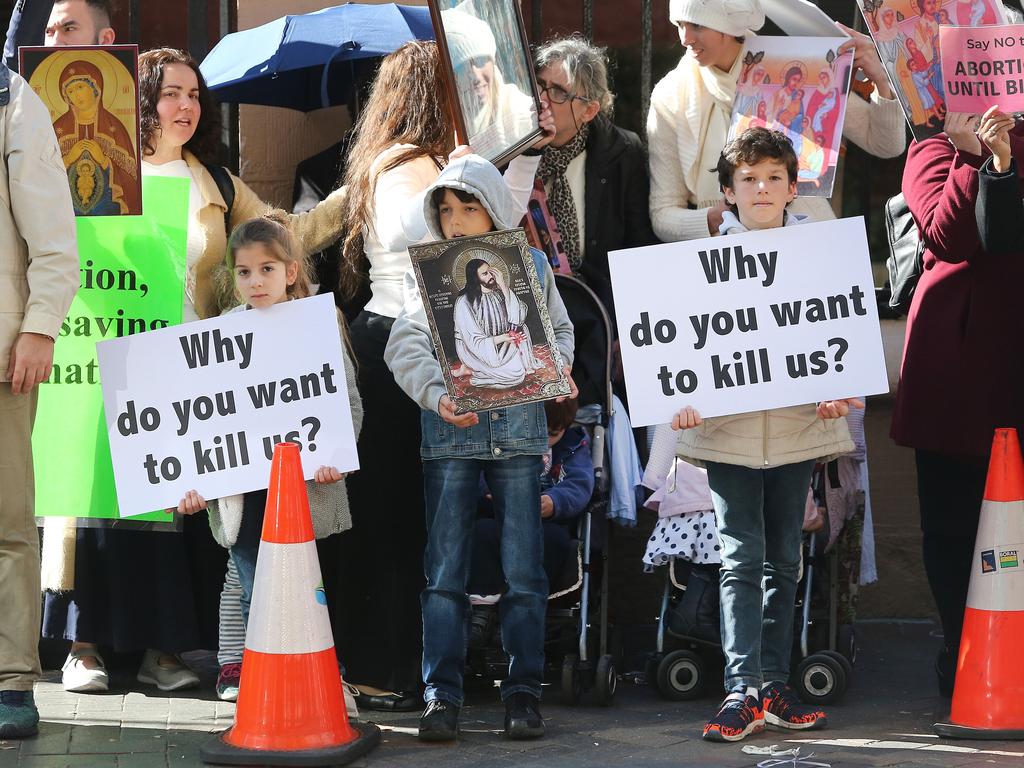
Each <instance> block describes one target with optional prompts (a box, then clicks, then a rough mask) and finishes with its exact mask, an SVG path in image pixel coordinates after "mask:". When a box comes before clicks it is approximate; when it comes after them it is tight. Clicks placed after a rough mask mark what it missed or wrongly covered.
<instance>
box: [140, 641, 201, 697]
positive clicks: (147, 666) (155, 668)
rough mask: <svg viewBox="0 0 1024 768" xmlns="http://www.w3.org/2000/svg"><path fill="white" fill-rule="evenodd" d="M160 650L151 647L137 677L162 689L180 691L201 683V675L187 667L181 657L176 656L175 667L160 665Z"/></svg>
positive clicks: (141, 681)
mask: <svg viewBox="0 0 1024 768" xmlns="http://www.w3.org/2000/svg"><path fill="white" fill-rule="evenodd" d="M161 655H162V654H161V653H160V651H155V650H153V649H152V648H149V649H148V650H147V651H146V655H145V656H143V658H142V666H140V667H139V674H138V675H136V677H135V679H136V680H138V681H139V682H140V683H145V684H146V685H155V686H156V687H157V688H159V689H160V690H161V691H180V690H181V689H182V688H195V687H196V686H198V685H199V675H197V674H196V673H195V672H193V671H192V670H191V669H189V668H188V667H186V666H185V665H184V664H183V663H182V661H181V659H179V658H178V657H177V656H175V657H174V660H175V665H174V666H173V667H162V666H160V656H161Z"/></svg>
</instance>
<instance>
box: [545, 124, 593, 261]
mask: <svg viewBox="0 0 1024 768" xmlns="http://www.w3.org/2000/svg"><path fill="white" fill-rule="evenodd" d="M589 133H590V123H584V124H583V126H582V127H581V128H580V131H579V133H577V134H576V136H575V138H573V140H572V141H570V142H569V143H568V144H566V145H565V146H562V147H555V146H552V145H550V144H549V145H548V146H547V147H546V148H545V149H544V156H543V157H542V158H541V160H540V168H538V170H537V175H538V176H540V179H541V181H543V182H544V183H545V184H548V183H550V184H551V192H549V193H548V208H549V209H550V211H551V215H552V216H554V217H555V223H556V224H558V231H559V233H560V234H561V236H562V244H563V245H564V246H565V253H566V255H567V256H568V257H569V266H570V267H572V271H573V272H577V271H579V268H580V265H581V264H582V263H583V256H582V255H581V254H580V226H579V218H578V216H577V213H576V203H575V202H574V201H573V199H572V189H570V187H569V181H568V179H566V178H565V171H566V169H567V168H568V167H569V163H571V162H572V161H573V159H574V158H575V157H577V156H578V155H579V154H580V153H581V152H582V151H583V150H584V149H586V147H587V136H588V135H589Z"/></svg>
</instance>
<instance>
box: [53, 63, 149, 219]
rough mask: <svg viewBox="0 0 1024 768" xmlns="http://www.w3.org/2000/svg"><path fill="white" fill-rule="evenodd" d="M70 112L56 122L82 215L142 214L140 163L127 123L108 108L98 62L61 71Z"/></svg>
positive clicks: (78, 212)
mask: <svg viewBox="0 0 1024 768" xmlns="http://www.w3.org/2000/svg"><path fill="white" fill-rule="evenodd" d="M59 85H60V95H61V98H63V99H64V102H65V103H66V104H67V105H68V110H67V112H65V113H64V114H63V115H61V116H60V117H59V118H57V120H56V121H55V122H54V124H53V128H54V131H56V133H57V140H58V142H59V143H60V151H61V155H63V157H64V167H65V168H66V169H67V173H68V180H69V182H70V184H71V199H72V201H73V203H74V206H75V214H76V215H79V216H118V215H127V214H139V213H141V212H142V205H141V185H140V183H139V177H138V174H139V171H138V163H137V162H136V155H135V148H134V143H133V141H132V138H131V136H130V135H129V134H128V131H127V130H126V129H125V127H124V124H123V123H122V122H121V121H120V120H119V119H118V118H117V117H115V116H114V115H113V114H111V113H110V112H109V111H108V110H107V109H106V108H105V107H104V106H103V75H102V74H101V73H100V70H99V68H98V67H97V66H95V65H94V64H91V63H89V62H87V61H73V62H72V63H70V64H68V65H67V66H66V67H64V69H63V71H62V72H61V73H60V80H59Z"/></svg>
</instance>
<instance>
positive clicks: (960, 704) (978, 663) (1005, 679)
mask: <svg viewBox="0 0 1024 768" xmlns="http://www.w3.org/2000/svg"><path fill="white" fill-rule="evenodd" d="M1021 638H1024V461H1022V460H1021V453H1020V442H1019V440H1018V438H1017V430H1015V429H997V430H996V436H995V439H994V440H993V441H992V458H991V460H990V461H989V465H988V478H987V480H986V482H985V500H984V501H983V502H982V504H981V519H980V521H979V522H978V537H977V539H976V543H975V545H974V559H973V560H972V561H971V587H970V591H969V592H968V593H967V610H966V612H965V613H964V629H963V634H962V635H961V639H960V658H959V659H958V660H957V665H956V685H955V687H954V689H953V708H952V710H951V711H950V713H949V719H950V722H949V723H936V724H935V731H936V732H937V733H938V734H939V735H940V736H949V737H952V738H959V739H1024V678H1022V676H1021V674H1020V670H1021V661H1020V644H1021Z"/></svg>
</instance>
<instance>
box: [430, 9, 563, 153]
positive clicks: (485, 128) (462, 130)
mask: <svg viewBox="0 0 1024 768" xmlns="http://www.w3.org/2000/svg"><path fill="white" fill-rule="evenodd" d="M429 3H430V15H431V18H432V20H433V22H434V32H435V35H436V37H437V43H438V46H439V48H440V51H441V55H442V56H443V58H444V61H445V67H444V71H445V80H446V84H447V87H448V95H449V103H450V106H451V112H452V116H453V118H454V120H455V129H456V134H457V135H458V138H459V141H461V142H462V143H464V144H468V145H469V146H471V147H472V148H473V151H475V152H476V153H477V154H479V155H481V156H483V157H485V158H487V159H488V160H490V161H491V162H492V163H494V164H495V165H504V164H505V163H507V162H508V161H509V160H511V159H512V158H513V157H515V156H516V155H517V154H519V153H520V152H522V151H523V150H524V149H526V148H527V147H529V146H530V145H531V144H533V142H535V141H536V140H537V139H538V138H539V137H540V136H541V135H542V133H543V131H542V130H541V128H540V125H539V123H538V114H539V112H540V99H539V97H538V91H537V80H536V77H535V75H534V71H533V57H532V56H531V54H530V46H529V42H528V41H527V39H526V27H525V26H524V25H523V15H522V12H521V10H520V8H519V2H518V0H429Z"/></svg>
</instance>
